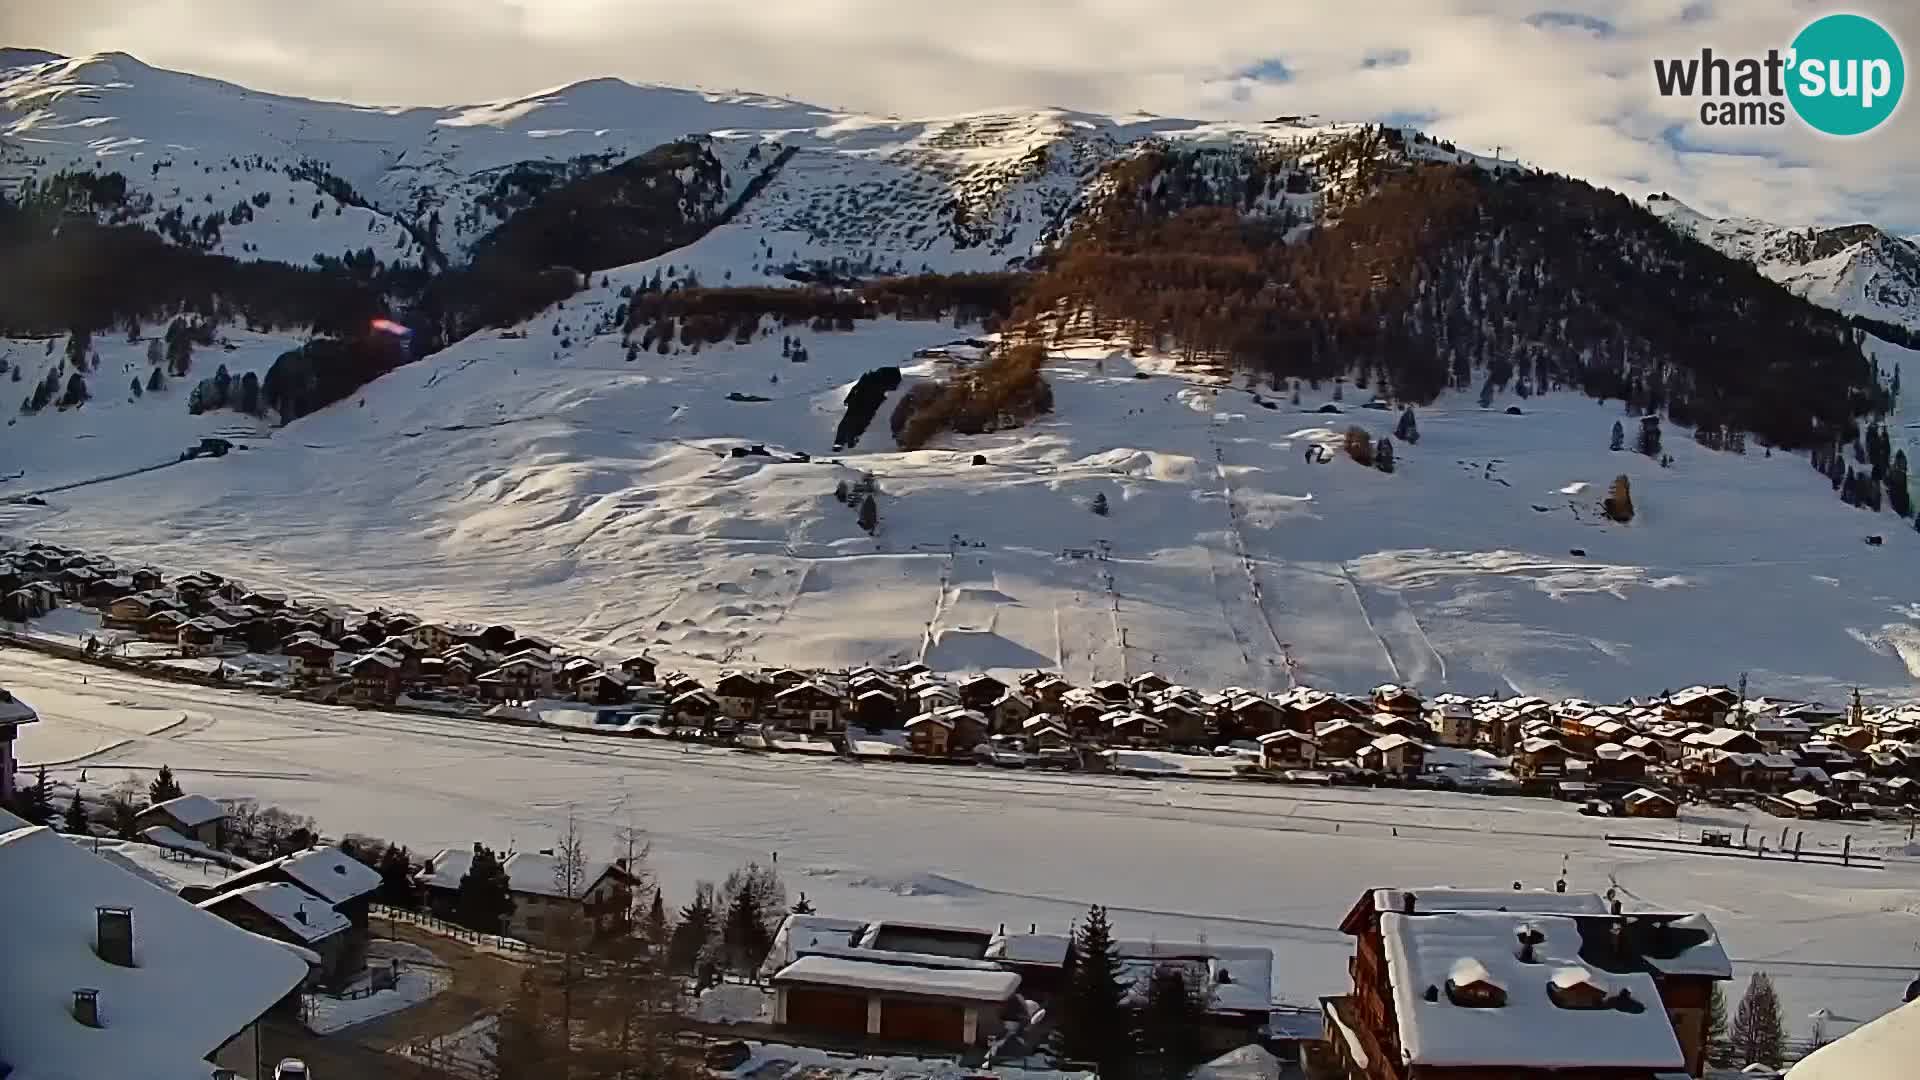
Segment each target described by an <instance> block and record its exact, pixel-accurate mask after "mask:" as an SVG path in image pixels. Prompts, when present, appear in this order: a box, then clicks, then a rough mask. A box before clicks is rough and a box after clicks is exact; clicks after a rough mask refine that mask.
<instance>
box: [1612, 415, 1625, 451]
mask: <svg viewBox="0 0 1920 1080" xmlns="http://www.w3.org/2000/svg"><path fill="white" fill-rule="evenodd" d="M1626 445H1627V432H1626V429H1625V428H1623V427H1621V426H1620V421H1618V420H1615V421H1614V422H1613V438H1612V440H1611V441H1609V442H1608V443H1607V449H1609V450H1613V451H1619V450H1621V449H1623V448H1625V446H1626Z"/></svg>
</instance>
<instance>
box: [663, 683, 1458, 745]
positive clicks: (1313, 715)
mask: <svg viewBox="0 0 1920 1080" xmlns="http://www.w3.org/2000/svg"><path fill="white" fill-rule="evenodd" d="M662 686H663V688H664V689H665V691H666V693H667V708H666V713H667V719H668V720H669V721H670V722H673V723H679V724H687V725H704V724H708V723H711V722H713V721H715V720H725V721H731V722H734V723H736V724H760V725H767V726H772V727H777V728H783V729H787V730H793V731H805V732H814V733H830V732H838V731H842V730H844V729H845V728H847V727H848V726H850V725H851V726H858V727H863V728H868V729H888V728H904V729H905V730H906V732H907V734H908V742H909V745H910V746H911V747H912V749H913V750H915V751H916V752H918V753H921V754H926V755H930V756H942V755H950V754H964V753H969V752H971V751H973V750H974V749H975V748H976V747H978V746H980V745H982V744H985V743H995V744H999V745H1006V746H1009V747H1011V748H1017V749H1023V750H1025V751H1027V752H1029V753H1037V754H1045V753H1049V752H1058V751H1064V750H1067V749H1069V748H1072V747H1076V746H1118V747H1138V748H1150V747H1176V748H1178V747H1206V746H1215V745H1220V744H1223V743H1229V742H1235V741H1241V740H1252V739H1259V738H1261V737H1263V736H1268V735H1274V734H1276V733H1280V732H1294V733H1312V732H1315V731H1317V730H1320V729H1321V728H1322V727H1323V726H1324V725H1326V724H1328V723H1331V722H1334V721H1342V720H1344V721H1347V722H1349V723H1352V724H1353V727H1352V734H1353V735H1354V736H1358V735H1360V734H1362V733H1364V734H1365V738H1364V739H1361V740H1360V743H1361V744H1364V746H1366V747H1370V748H1369V749H1364V752H1363V747H1362V746H1355V747H1354V748H1353V749H1351V750H1346V751H1342V752H1341V753H1340V754H1339V755H1338V756H1341V757H1357V758H1359V759H1361V760H1364V761H1367V762H1371V763H1373V764H1374V765H1375V766H1377V767H1382V768H1385V769H1388V770H1390V771H1404V770H1413V771H1417V769H1418V767H1419V761H1420V757H1419V752H1418V751H1419V747H1420V740H1421V739H1430V738H1431V737H1432V732H1431V731H1430V730H1429V729H1428V728H1427V727H1426V725H1425V724H1424V723H1423V722H1422V720H1421V718H1420V717H1421V712H1420V705H1419V699H1418V698H1417V697H1414V698H1412V699H1411V700H1412V705H1411V708H1410V709H1408V710H1407V711H1405V712H1403V713H1400V714H1394V715H1380V716H1374V715H1373V714H1375V713H1376V712H1377V711H1378V710H1377V709H1376V708H1375V707H1374V706H1373V705H1372V704H1371V703H1369V702H1367V701H1365V700H1362V699H1351V698H1346V697H1342V696H1340V695H1337V694H1330V693H1326V692H1324V691H1319V690H1310V689H1305V688H1300V689H1295V690H1289V691H1286V692H1285V693H1281V694H1270V693H1266V692H1263V691H1259V690H1248V689H1244V688H1241V687H1228V688H1226V689H1224V690H1217V691H1204V690H1199V689H1195V688H1193V687H1190V686H1181V685H1178V684H1175V683H1173V682H1171V681H1169V680H1167V679H1166V678H1164V677H1162V676H1160V675H1158V674H1156V673H1154V672H1145V673H1143V674H1140V675H1135V676H1133V677H1132V678H1130V679H1126V680H1119V679H1111V680H1106V681H1101V682H1096V683H1093V684H1092V685H1089V686H1076V685H1075V684H1073V683H1072V682H1069V681H1068V680H1067V679H1065V678H1063V677H1061V676H1060V675H1058V674H1055V673H1052V672H1045V671H1035V672H1030V673H1028V674H1027V675H1024V676H1021V677H1020V678H1019V679H1017V680H1015V681H1012V682H1009V681H1006V680H1003V679H1000V678H998V677H996V676H993V675H988V674H976V675H972V676H961V677H958V678H956V677H953V676H950V675H946V674H942V673H939V672H935V671H933V670H932V669H930V668H929V667H928V666H927V665H925V664H921V663H910V664H903V665H899V666H896V667H887V668H881V667H873V666H866V667H859V668H855V669H853V670H852V671H849V672H834V673H822V672H805V671H799V670H793V669H779V670H762V671H728V672H725V673H724V674H722V675H721V676H720V678H719V679H718V680H717V681H716V682H715V683H714V684H713V686H712V687H711V688H709V687H706V686H703V685H702V684H700V683H699V682H698V681H697V680H695V679H692V678H690V677H687V676H669V677H667V678H666V679H665V680H664V681H663V683H662ZM1395 707H1396V708H1399V707H1400V706H1399V705H1398V704H1396V705H1395ZM1370 719H1371V720H1373V721H1375V723H1373V724H1371V725H1367V724H1364V723H1362V722H1365V721H1369V720H1370ZM1395 735H1398V736H1400V738H1398V739H1395V738H1392V736H1395ZM1347 737H1348V736H1347V735H1346V734H1345V733H1343V732H1341V731H1334V733H1333V740H1332V741H1333V742H1335V743H1339V744H1343V743H1344V740H1345V739H1346V738H1347ZM1375 744H1377V745H1375ZM1278 752H1279V750H1278V748H1276V753H1278Z"/></svg>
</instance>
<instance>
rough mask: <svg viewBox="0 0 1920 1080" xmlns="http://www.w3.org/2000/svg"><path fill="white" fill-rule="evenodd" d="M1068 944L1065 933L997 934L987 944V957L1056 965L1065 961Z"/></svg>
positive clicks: (1011, 961) (1013, 962)
mask: <svg viewBox="0 0 1920 1080" xmlns="http://www.w3.org/2000/svg"><path fill="white" fill-rule="evenodd" d="M1069 944H1070V942H1069V941H1068V939H1067V936H1066V935H1065V934H998V935H996V936H995V937H994V939H993V940H992V941H991V942H989V943H988V944H987V959H989V960H998V961H1001V962H1002V963H1007V964H1042V965H1053V966H1058V965H1061V964H1064V963H1066V962H1067V946H1068V945H1069Z"/></svg>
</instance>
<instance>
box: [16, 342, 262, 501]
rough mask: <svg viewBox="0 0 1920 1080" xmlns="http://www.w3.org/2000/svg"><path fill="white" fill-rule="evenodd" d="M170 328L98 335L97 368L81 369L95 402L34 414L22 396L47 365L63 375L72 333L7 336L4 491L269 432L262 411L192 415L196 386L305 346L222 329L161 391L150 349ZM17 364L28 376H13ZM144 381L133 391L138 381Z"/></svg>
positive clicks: (113, 470) (108, 471)
mask: <svg viewBox="0 0 1920 1080" xmlns="http://www.w3.org/2000/svg"><path fill="white" fill-rule="evenodd" d="M165 329H166V328H165V327H161V326H155V327H148V328H145V329H144V330H143V331H142V334H141V337H140V340H138V341H129V340H127V337H126V335H125V334H109V335H102V336H100V337H96V338H95V339H94V342H93V352H94V354H95V355H97V356H98V357H99V361H100V363H99V367H97V368H95V369H93V370H91V371H89V372H88V373H87V374H85V375H84V376H83V378H84V379H85V380H86V383H87V388H88V392H89V393H90V394H91V395H92V396H91V398H90V400H88V402H87V403H86V404H85V405H83V406H81V407H79V408H76V409H64V410H63V409H56V408H54V407H53V406H48V407H47V408H46V409H44V410H42V411H41V412H40V413H39V414H37V415H33V416H23V415H19V407H20V403H19V399H20V398H21V397H24V396H25V395H27V394H28V393H30V392H31V391H32V389H33V386H34V384H35V383H36V382H38V381H39V380H40V379H41V378H44V377H45V375H46V373H47V372H48V371H50V370H51V371H55V372H57V373H58V374H59V375H60V377H61V378H62V379H64V378H66V376H67V375H68V374H70V373H71V371H72V369H71V368H70V367H68V366H67V359H66V351H67V339H66V338H65V337H64V336H62V337H58V338H40V339H32V338H0V363H4V364H5V365H6V367H7V368H8V371H7V372H6V374H5V375H4V376H0V380H4V381H0V390H5V391H6V395H5V396H3V397H0V403H4V410H0V411H4V413H5V414H6V416H7V426H6V427H5V428H4V429H0V430H3V431H4V432H5V434H0V497H12V496H18V495H23V494H28V493H31V492H36V491H41V490H44V489H47V488H53V487H58V486H61V485H65V484H72V483H76V482H80V481H85V480H91V479H94V478H97V477H102V476H108V475H113V474H117V473H122V472H125V471H127V470H130V469H140V468H146V467H148V466H153V465H158V464H162V463H164V462H169V461H174V460H177V458H178V456H179V454H180V452H181V451H182V450H185V449H187V448H188V447H190V446H194V445H196V444H197V443H199V441H200V440H201V439H203V438H207V437H220V438H225V439H228V440H230V441H234V442H248V441H252V440H255V439H261V438H266V437H268V436H269V435H270V434H271V433H272V431H273V428H272V425H271V423H270V422H269V421H268V420H266V419H262V418H259V417H253V416H247V415H244V414H242V413H238V412H231V411H226V410H220V411H212V412H207V413H203V414H201V415H199V416H194V415H191V414H190V413H188V411H187V398H188V395H189V394H190V393H191V392H192V389H193V386H194V384H196V383H198V382H199V381H200V380H202V379H210V378H212V377H213V376H214V374H215V373H216V372H217V371H218V370H219V369H220V368H222V367H224V368H226V369H227V374H228V375H229V376H230V377H231V378H233V379H235V380H238V379H241V378H242V377H244V376H245V375H247V374H249V373H252V374H254V375H256V376H262V377H264V376H265V375H266V372H267V369H268V368H269V367H271V366H272V364H273V361H274V359H275V358H276V357H278V356H279V355H280V354H281V353H283V352H285V351H287V350H288V349H291V348H294V347H296V346H297V345H299V344H300V339H298V338H295V337H292V336H289V335H284V334H263V333H255V332H253V331H249V330H243V329H240V328H238V327H231V326H229V327H225V328H222V329H221V330H220V331H219V336H218V338H217V339H216V341H215V344H214V345H213V346H212V347H210V348H201V349H197V350H196V351H195V354H194V358H193V366H192V367H191V368H190V369H189V371H188V373H187V375H186V377H184V378H176V379H172V380H167V379H166V378H165V376H164V375H163V376H162V379H163V382H164V383H165V385H164V386H163V388H162V389H160V390H157V391H152V392H148V391H147V390H146V386H147V385H148V379H149V378H150V377H151V375H152V372H153V365H152V364H149V363H148V362H147V348H148V346H149V344H150V343H151V341H152V340H154V339H156V338H158V337H159V336H160V335H161V334H162V333H163V332H164V331H165ZM14 370H18V371H19V372H20V373H21V374H20V378H19V379H18V380H14V379H13V372H14ZM135 379H138V380H139V381H140V383H141V393H140V395H139V396H138V397H135V396H134V395H133V393H132V388H131V383H132V382H133V381H134V380H135Z"/></svg>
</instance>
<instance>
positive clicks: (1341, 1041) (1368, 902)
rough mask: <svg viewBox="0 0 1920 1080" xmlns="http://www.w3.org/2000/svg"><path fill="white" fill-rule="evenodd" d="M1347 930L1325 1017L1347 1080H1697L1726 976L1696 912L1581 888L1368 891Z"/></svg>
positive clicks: (1335, 1065)
mask: <svg viewBox="0 0 1920 1080" xmlns="http://www.w3.org/2000/svg"><path fill="white" fill-rule="evenodd" d="M1340 928H1341V930H1343V931H1344V932H1346V933H1347V934H1349V935H1351V936H1352V937H1353V938H1354V939H1355V941H1354V956H1353V959H1352V961H1351V962H1350V963H1349V970H1350V971H1351V972H1352V975H1353V986H1352V989H1351V990H1350V991H1349V992H1348V993H1347V994H1345V995H1342V996H1339V997H1330V998H1326V999H1324V1001H1323V1008H1324V1011H1325V1013H1326V1017H1327V1021H1328V1022H1327V1035H1328V1045H1329V1049H1330V1051H1331V1058H1332V1061H1331V1062H1329V1064H1330V1065H1331V1066H1332V1075H1336V1076H1342V1077H1345V1078H1347V1080H1496V1078H1498V1080H1570V1078H1579V1080H1668V1078H1671V1077H1675V1076H1683V1075H1684V1076H1695V1077H1698V1076H1700V1075H1702V1074H1703V1072H1704V1070H1705V1066H1706V1020H1707V1015H1706V1014H1707V1008H1708V1000H1709V998H1710V996H1711V994H1712V988H1713V985H1714V984H1715V983H1716V982H1721V981H1724V980H1727V979H1729V978H1731V977H1732V974H1733V967H1732V962H1731V961H1730V960H1729V959H1728V957H1727V953H1726V950H1725V949H1724V948H1723V947H1722V946H1721V944H1720V942H1719V939H1718V935H1717V934H1716V933H1715V931H1714V928H1713V926H1712V924H1711V923H1710V922H1709V921H1708V920H1707V919H1706V917H1705V916H1702V915H1676V914H1651V913H1650V914H1644V915H1642V914H1635V915H1627V914H1622V913H1620V912H1619V911H1618V909H1617V908H1615V907H1610V906H1609V905H1608V903H1607V902H1606V901H1605V900H1603V899H1602V898H1600V897H1599V896H1595V895H1592V894H1589V893H1564V892H1551V893H1549V892H1539V891H1532V892H1529V891H1519V890H1515V891H1507V890H1502V889H1488V890H1471V889H1444V888H1443V889H1421V890H1401V889H1372V890H1368V892H1367V893H1365V894H1363V895H1362V897H1361V899H1360V901H1359V902H1358V903H1356V904H1355V905H1354V908H1353V910H1351V911H1350V912H1348V914H1347V917H1346V918H1345V919H1344V920H1342V922H1341V927H1340Z"/></svg>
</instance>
